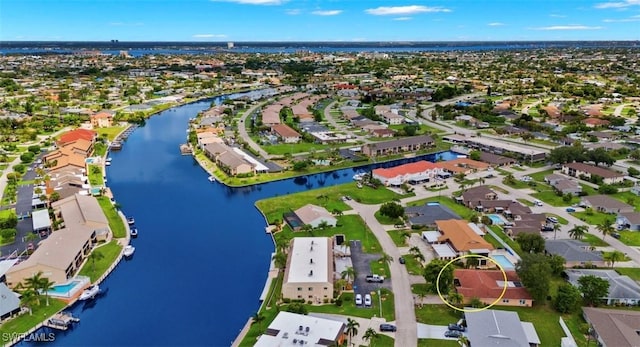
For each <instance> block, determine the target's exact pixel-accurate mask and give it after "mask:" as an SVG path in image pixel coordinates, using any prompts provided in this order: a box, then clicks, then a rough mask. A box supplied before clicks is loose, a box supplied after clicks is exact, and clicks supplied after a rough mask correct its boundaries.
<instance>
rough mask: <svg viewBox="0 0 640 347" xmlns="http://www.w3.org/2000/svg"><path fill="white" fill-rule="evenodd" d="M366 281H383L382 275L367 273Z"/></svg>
mask: <svg viewBox="0 0 640 347" xmlns="http://www.w3.org/2000/svg"><path fill="white" fill-rule="evenodd" d="M367 282H369V283H382V282H384V277H382V276H380V275H367Z"/></svg>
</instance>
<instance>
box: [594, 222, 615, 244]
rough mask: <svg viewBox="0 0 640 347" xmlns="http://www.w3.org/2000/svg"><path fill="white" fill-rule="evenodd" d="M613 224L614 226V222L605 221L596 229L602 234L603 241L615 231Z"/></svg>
mask: <svg viewBox="0 0 640 347" xmlns="http://www.w3.org/2000/svg"><path fill="white" fill-rule="evenodd" d="M612 224H613V223H612V222H610V221H609V220H606V219H605V220H603V221H602V223H600V224H598V226H597V227H596V229H598V231H599V232H601V233H602V239H603V240H604V238H605V237H606V236H607V235H609V234H612V233H613V232H614V231H615V228H614V227H613V225H612Z"/></svg>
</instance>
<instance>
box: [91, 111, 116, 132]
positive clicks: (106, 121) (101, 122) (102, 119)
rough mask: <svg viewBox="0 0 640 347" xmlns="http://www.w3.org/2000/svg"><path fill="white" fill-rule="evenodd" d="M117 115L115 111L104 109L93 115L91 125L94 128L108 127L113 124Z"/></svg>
mask: <svg viewBox="0 0 640 347" xmlns="http://www.w3.org/2000/svg"><path fill="white" fill-rule="evenodd" d="M115 115H116V112H115V111H111V110H102V111H100V112H97V113H95V114H93V115H91V125H92V126H93V127H94V128H108V127H110V126H112V125H113V117H114V116H115Z"/></svg>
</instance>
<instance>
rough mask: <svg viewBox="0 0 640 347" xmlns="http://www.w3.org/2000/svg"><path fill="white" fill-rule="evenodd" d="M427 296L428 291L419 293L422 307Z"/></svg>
mask: <svg viewBox="0 0 640 347" xmlns="http://www.w3.org/2000/svg"><path fill="white" fill-rule="evenodd" d="M426 296H427V293H425V292H424V291H421V292H419V293H418V298H420V308H422V302H423V301H424V298H425V297H426Z"/></svg>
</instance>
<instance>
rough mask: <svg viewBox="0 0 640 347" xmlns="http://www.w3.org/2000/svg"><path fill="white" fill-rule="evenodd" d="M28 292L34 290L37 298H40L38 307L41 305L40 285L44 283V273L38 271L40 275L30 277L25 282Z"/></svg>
mask: <svg viewBox="0 0 640 347" xmlns="http://www.w3.org/2000/svg"><path fill="white" fill-rule="evenodd" d="M24 283H25V285H26V288H27V290H33V292H34V293H35V295H36V297H37V298H38V305H40V291H39V289H40V283H42V271H38V273H36V274H34V275H33V276H31V277H28V278H26V279H25V280H24Z"/></svg>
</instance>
